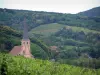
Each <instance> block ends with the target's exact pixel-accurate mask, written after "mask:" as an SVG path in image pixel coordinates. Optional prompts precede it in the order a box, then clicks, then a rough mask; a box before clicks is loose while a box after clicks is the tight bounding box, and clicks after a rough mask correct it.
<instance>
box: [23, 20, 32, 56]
mask: <svg viewBox="0 0 100 75" xmlns="http://www.w3.org/2000/svg"><path fill="white" fill-rule="evenodd" d="M23 24H24V27H23V39H22V41H21V46H22V55H24V56H25V57H32V54H31V51H30V39H29V37H28V27H27V25H26V20H25V19H24V21H23Z"/></svg>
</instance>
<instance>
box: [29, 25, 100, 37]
mask: <svg viewBox="0 0 100 75" xmlns="http://www.w3.org/2000/svg"><path fill="white" fill-rule="evenodd" d="M64 27H65V28H66V29H68V28H70V29H72V31H74V32H80V31H83V32H84V33H86V34H87V33H90V32H91V33H100V32H99V31H95V30H90V29H88V28H83V27H77V26H69V25H63V24H58V23H51V24H46V25H40V26H38V27H35V28H33V29H32V30H31V31H30V32H29V34H30V36H37V37H42V36H44V37H46V36H50V35H52V34H55V33H56V32H58V31H59V30H61V29H62V28H64Z"/></svg>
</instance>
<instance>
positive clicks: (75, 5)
mask: <svg viewBox="0 0 100 75" xmlns="http://www.w3.org/2000/svg"><path fill="white" fill-rule="evenodd" d="M98 6H100V0H0V8H9V9H23V10H33V11H47V12H59V13H72V14H75V13H78V12H82V11H86V10H89V9H91V8H94V7H98Z"/></svg>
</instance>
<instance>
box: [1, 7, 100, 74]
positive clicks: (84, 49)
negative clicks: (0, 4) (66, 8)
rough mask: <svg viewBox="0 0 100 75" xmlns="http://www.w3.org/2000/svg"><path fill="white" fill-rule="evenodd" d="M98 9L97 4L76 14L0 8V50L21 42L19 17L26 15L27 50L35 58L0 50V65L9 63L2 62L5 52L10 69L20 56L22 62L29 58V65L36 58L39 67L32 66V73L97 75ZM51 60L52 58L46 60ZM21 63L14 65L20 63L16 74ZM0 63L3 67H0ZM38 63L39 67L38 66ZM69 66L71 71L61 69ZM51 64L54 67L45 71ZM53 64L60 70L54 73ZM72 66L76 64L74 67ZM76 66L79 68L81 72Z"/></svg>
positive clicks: (99, 44) (99, 65)
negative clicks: (16, 55)
mask: <svg viewBox="0 0 100 75" xmlns="http://www.w3.org/2000/svg"><path fill="white" fill-rule="evenodd" d="M94 11H95V12H94ZM99 12H100V7H97V8H93V9H91V10H88V11H84V12H80V13H78V14H64V13H55V12H44V11H29V10H16V9H6V8H4V9H3V8H0V52H2V53H8V52H9V51H10V50H11V49H12V48H13V47H14V46H16V45H20V44H21V42H20V41H21V39H22V30H23V20H24V18H26V24H27V25H28V29H29V37H30V40H31V53H32V54H33V56H34V57H35V58H36V60H33V59H32V60H31V59H25V58H23V57H20V56H19V57H12V56H10V55H7V54H0V56H1V57H0V60H2V62H0V69H2V68H4V67H5V66H7V67H8V68H9V65H4V64H3V62H5V61H4V60H7V59H8V58H6V56H8V57H9V58H11V60H10V59H8V60H7V64H9V63H11V61H12V68H14V69H16V68H17V67H14V64H15V63H18V62H19V60H20V59H23V62H22V63H24V64H27V63H29V62H28V61H31V62H30V65H33V64H32V63H38V62H40V63H38V64H35V65H37V66H36V69H37V67H39V71H36V69H34V75H61V74H62V73H63V74H64V75H66V74H68V75H75V74H76V75H82V74H83V75H99V72H100V71H99V69H100V13H99ZM51 46H55V47H57V50H56V51H57V52H56V51H55V50H52V49H51V48H50V47H51ZM38 59H39V60H38ZM40 59H42V60H40ZM46 60H48V61H46ZM52 60H53V62H50V61H52ZM24 61H25V62H26V63H25V62H24ZM5 63H6V62H5ZM22 63H21V62H19V64H18V66H20V67H19V69H20V68H23V70H22V72H20V74H22V73H23V72H24V70H25V69H24V67H21V64H22ZM1 64H2V66H4V67H2V66H1ZM41 64H42V65H41ZM45 64H46V65H45ZM54 64H55V66H54ZM57 64H58V65H57ZM61 64H62V65H61ZM65 64H66V66H65ZM50 65H51V67H50V68H48V69H47V70H46V72H45V73H44V72H42V70H44V69H45V68H46V67H48V66H50ZM40 66H42V67H41V68H40ZM64 66H65V67H64ZM71 66H72V67H74V69H72V70H71V71H72V74H70V72H67V71H66V72H64V71H65V69H69V68H68V67H70V68H71ZM75 66H76V67H75ZM34 67H35V66H34ZM58 67H59V68H58ZM51 68H54V69H56V70H57V71H55V72H53V71H49V69H50V70H51ZM57 68H58V69H59V70H61V71H62V73H59V74H58V73H57V72H58V69H57ZM75 68H77V70H75ZM40 69H41V71H40ZM27 70H29V71H30V75H32V74H33V72H31V70H33V68H28V69H27ZM80 70H83V71H82V73H81V74H80ZM86 70H88V71H87V72H86ZM18 71H19V70H18ZM0 72H1V70H0ZM13 72H15V71H13ZM26 72H27V71H26ZM51 72H52V73H51ZM83 72H84V73H83ZM92 72H94V73H92ZM7 73H9V74H10V73H11V68H9V70H8V72H7ZM27 73H28V72H27ZM74 73H75V74H74ZM16 74H17V71H16ZM10 75H12V74H10Z"/></svg>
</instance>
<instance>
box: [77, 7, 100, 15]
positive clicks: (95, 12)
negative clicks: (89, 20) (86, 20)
mask: <svg viewBox="0 0 100 75" xmlns="http://www.w3.org/2000/svg"><path fill="white" fill-rule="evenodd" d="M78 14H80V15H84V16H89V17H98V16H100V7H96V8H92V9H90V10H87V11H84V12H80V13H78Z"/></svg>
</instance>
